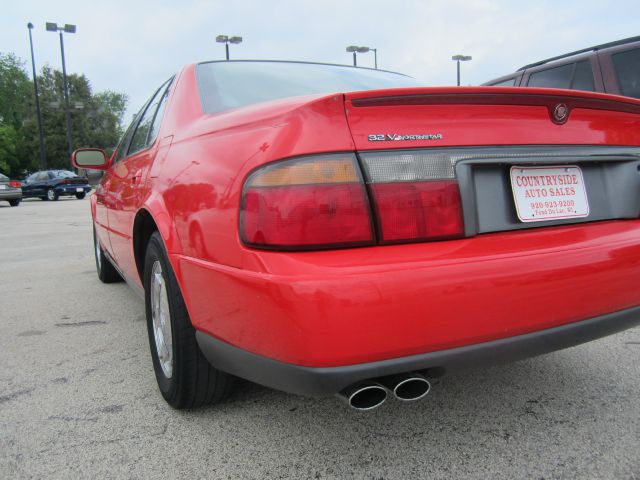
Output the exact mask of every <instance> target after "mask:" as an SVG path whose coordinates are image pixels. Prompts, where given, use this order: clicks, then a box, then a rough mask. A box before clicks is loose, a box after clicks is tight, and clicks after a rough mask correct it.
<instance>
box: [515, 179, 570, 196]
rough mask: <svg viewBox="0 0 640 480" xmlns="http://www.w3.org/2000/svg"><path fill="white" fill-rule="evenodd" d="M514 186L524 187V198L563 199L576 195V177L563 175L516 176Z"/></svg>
mask: <svg viewBox="0 0 640 480" xmlns="http://www.w3.org/2000/svg"><path fill="white" fill-rule="evenodd" d="M515 182H516V185H517V186H519V187H525V188H526V190H525V195H524V196H525V198H544V197H565V196H571V195H575V194H576V189H575V187H574V185H578V176H577V175H575V174H565V175H523V176H516V178H515Z"/></svg>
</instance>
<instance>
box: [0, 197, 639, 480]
mask: <svg viewBox="0 0 640 480" xmlns="http://www.w3.org/2000/svg"><path fill="white" fill-rule="evenodd" d="M0 226H1V228H0V252H1V255H0V272H1V274H0V312H1V313H0V318H1V321H0V478H61V479H67V478H158V477H164V478H178V477H180V478H186V477H194V478H216V479H218V478H220V479H227V478H228V479H244V478H247V479H263V478H265V479H266V478H269V479H271V478H283V479H288V478H295V479H302V478H357V479H406V478H435V479H440V478H442V479H450V478H472V479H473V478H477V479H484V478H491V479H514V478H535V479H542V478H544V479H555V478H559V479H562V478H566V479H575V478H581V479H591V478H593V479H596V478H597V479H602V478H619V479H628V480H632V479H634V480H635V479H639V480H640V413H639V412H640V375H639V373H640V328H635V329H632V330H628V331H626V332H623V333H620V334H617V335H614V336H611V337H608V338H605V339H601V340H599V341H596V342H592V343H589V344H586V345H582V346H579V347H574V348H572V349H568V350H564V351H561V352H556V353H553V354H550V355H547V356H543V357H538V358H535V359H530V360H526V361H522V362H518V363H514V364H510V365H504V366H499V367H494V368H490V369H483V370H468V371H466V372H463V373H457V374H455V375H451V376H447V377H444V378H442V379H440V380H439V381H437V382H436V385H434V388H433V390H432V393H430V394H429V395H428V396H427V397H426V398H425V399H424V400H423V401H421V402H418V403H415V404H400V403H399V402H396V401H392V400H389V401H388V402H387V403H385V404H384V405H383V406H382V407H380V408H379V409H377V410H375V411H373V412H370V413H366V414H363V413H356V412H353V411H351V410H349V409H348V408H347V407H346V406H345V404H343V403H342V402H340V401H339V400H337V399H335V398H323V399H307V398H303V397H298V396H295V395H289V394H285V393H281V392H277V391H274V390H270V389H267V388H263V387H260V386H258V385H253V384H250V383H248V382H241V383H240V384H239V385H238V386H237V387H236V390H235V393H234V394H233V395H232V397H231V398H230V399H229V400H228V401H226V402H225V403H223V404H221V405H218V406H216V407H211V408H205V409H201V410H196V411H192V412H178V411H175V410H172V409H171V408H170V407H168V406H167V405H166V404H165V403H164V401H163V399H162V397H161V396H160V394H159V392H158V390H157V388H156V384H155V379H154V376H153V369H152V366H151V360H150V356H149V348H148V344H147V334H146V326H145V321H144V305H143V303H142V301H141V300H139V299H138V297H136V295H135V294H134V293H133V292H132V291H130V290H129V289H128V287H127V286H126V285H125V284H123V283H120V284H112V285H104V284H101V283H100V282H99V281H98V279H97V277H96V273H95V265H94V260H93V250H92V240H91V222H90V215H89V201H88V199H85V200H81V201H78V200H76V199H69V200H66V199H61V200H60V201H58V202H41V201H40V200H28V201H24V202H23V203H22V204H21V205H20V206H19V207H17V208H9V207H8V205H7V204H6V203H0Z"/></svg>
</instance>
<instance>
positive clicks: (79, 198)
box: [76, 193, 85, 200]
mask: <svg viewBox="0 0 640 480" xmlns="http://www.w3.org/2000/svg"><path fill="white" fill-rule="evenodd" d="M84 196H85V194H84V193H76V198H77V199H78V200H82V199H83V198H84Z"/></svg>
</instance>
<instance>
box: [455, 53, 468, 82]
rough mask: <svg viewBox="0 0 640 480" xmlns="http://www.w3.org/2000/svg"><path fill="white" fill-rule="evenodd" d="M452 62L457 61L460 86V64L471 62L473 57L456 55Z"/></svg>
mask: <svg viewBox="0 0 640 480" xmlns="http://www.w3.org/2000/svg"><path fill="white" fill-rule="evenodd" d="M451 60H455V61H456V67H457V72H458V86H460V62H468V61H469V60H471V56H469V55H454V56H453V57H451Z"/></svg>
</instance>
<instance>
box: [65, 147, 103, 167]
mask: <svg viewBox="0 0 640 480" xmlns="http://www.w3.org/2000/svg"><path fill="white" fill-rule="evenodd" d="M71 163H72V164H73V166H74V167H76V168H87V169H91V170H106V169H107V168H109V157H107V152H105V151H104V150H101V149H99V148H79V149H78V150H76V151H75V152H73V155H72V156H71Z"/></svg>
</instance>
